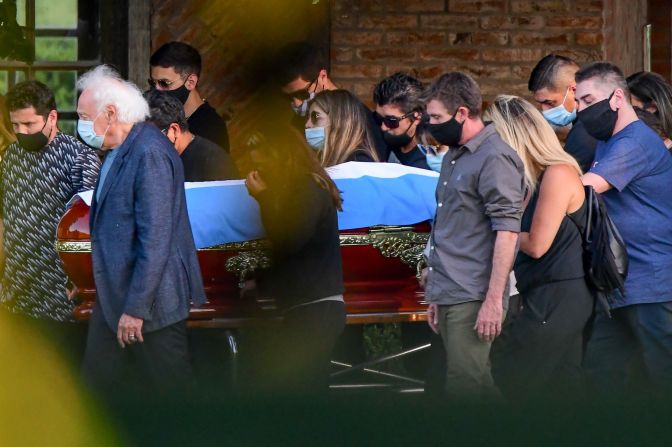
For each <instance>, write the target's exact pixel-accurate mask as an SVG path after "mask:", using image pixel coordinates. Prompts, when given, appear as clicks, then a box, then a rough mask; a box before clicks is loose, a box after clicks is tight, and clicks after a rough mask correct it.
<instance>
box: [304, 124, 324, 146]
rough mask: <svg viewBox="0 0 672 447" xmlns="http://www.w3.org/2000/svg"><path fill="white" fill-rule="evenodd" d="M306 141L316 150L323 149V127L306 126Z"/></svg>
mask: <svg viewBox="0 0 672 447" xmlns="http://www.w3.org/2000/svg"><path fill="white" fill-rule="evenodd" d="M306 141H307V142H308V145H309V146H310V147H312V148H313V149H315V150H316V151H319V150H322V149H324V127H309V128H308V127H307V128H306Z"/></svg>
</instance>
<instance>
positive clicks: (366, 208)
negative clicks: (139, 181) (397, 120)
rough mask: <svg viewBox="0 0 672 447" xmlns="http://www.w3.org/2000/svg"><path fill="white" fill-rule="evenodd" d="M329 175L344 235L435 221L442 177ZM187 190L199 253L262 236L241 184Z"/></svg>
mask: <svg viewBox="0 0 672 447" xmlns="http://www.w3.org/2000/svg"><path fill="white" fill-rule="evenodd" d="M327 171H328V173H329V175H330V176H331V178H332V179H334V182H336V185H337V186H338V189H339V190H340V191H341V193H342V197H343V211H342V212H339V213H338V227H339V229H340V230H351V229H355V228H365V227H371V226H374V225H412V224H416V223H420V222H424V221H426V220H430V219H432V218H433V217H434V212H435V210H436V200H435V190H436V184H437V181H438V177H439V174H438V173H436V172H434V171H430V170H426V169H418V168H413V167H409V166H404V165H400V164H396V163H359V162H349V163H344V164H341V165H338V166H333V167H331V168H329V169H327ZM185 190H186V196H187V209H188V211H189V220H190V221H191V228H192V231H193V234H194V241H195V243H196V248H205V247H212V246H214V245H220V244H225V243H228V242H242V241H249V240H254V239H261V238H263V237H264V235H265V234H264V228H263V226H262V223H261V218H260V215H259V206H258V205H257V202H256V200H254V198H252V197H251V196H250V195H249V194H248V192H247V188H245V182H244V181H243V180H227V181H218V182H197V183H185ZM89 204H90V202H89Z"/></svg>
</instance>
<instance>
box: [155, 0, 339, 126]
mask: <svg viewBox="0 0 672 447" xmlns="http://www.w3.org/2000/svg"><path fill="white" fill-rule="evenodd" d="M292 3H293V5H292ZM290 5H291V7H289V6H290ZM328 15H329V9H328V2H325V1H324V0H322V2H318V3H316V4H313V2H312V1H311V0H290V1H285V0H283V1H279V0H244V1H243V0H216V1H215V0H188V1H184V0H152V11H151V52H153V51H154V50H156V49H157V48H158V47H160V46H161V45H163V44H164V43H166V42H169V41H171V40H179V41H183V42H187V43H189V44H191V45H193V46H194V47H195V48H197V49H198V50H199V51H200V53H201V57H202V60H203V71H202V75H201V79H200V81H199V91H200V92H201V93H202V94H203V96H204V97H206V98H207V99H208V101H209V102H210V103H211V104H212V105H213V106H214V107H215V108H217V110H218V111H219V112H220V113H228V114H230V113H234V114H235V113H236V112H237V111H238V110H239V109H240V108H241V107H242V105H243V104H244V102H245V101H246V99H247V98H248V97H249V96H250V95H251V94H252V93H254V88H255V85H254V83H253V82H252V77H251V76H250V71H251V70H252V69H253V67H256V66H260V62H263V60H262V59H263V57H264V55H265V54H268V53H269V52H272V51H274V49H277V48H279V47H280V46H282V45H284V44H285V43H288V42H291V41H295V40H304V39H308V40H311V41H316V40H317V39H316V38H315V36H316V35H318V36H319V35H320V34H323V35H325V37H324V39H323V42H324V44H325V46H326V45H328V37H329V36H328V33H324V31H323V30H324V29H325V24H326V23H328ZM317 43H318V45H319V44H320V42H319V41H317ZM325 52H326V49H325Z"/></svg>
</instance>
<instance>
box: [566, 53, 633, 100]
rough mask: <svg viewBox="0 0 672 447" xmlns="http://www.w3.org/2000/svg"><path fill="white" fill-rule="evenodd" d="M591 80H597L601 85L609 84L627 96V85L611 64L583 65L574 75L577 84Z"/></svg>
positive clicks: (620, 72) (615, 67)
mask: <svg viewBox="0 0 672 447" xmlns="http://www.w3.org/2000/svg"><path fill="white" fill-rule="evenodd" d="M593 78H598V79H599V80H600V81H601V83H602V84H609V85H611V86H612V87H614V89H616V88H620V89H621V90H623V92H625V94H626V96H627V95H628V94H629V90H628V84H627V82H625V76H623V72H622V71H621V69H620V68H618V67H617V66H616V65H614V64H612V63H611V62H603V61H600V62H593V63H590V64H587V65H584V66H583V67H581V69H580V70H579V71H577V72H576V74H575V75H574V79H576V82H577V83H579V82H583V81H587V80H589V79H593Z"/></svg>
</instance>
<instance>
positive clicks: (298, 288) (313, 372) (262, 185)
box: [246, 117, 345, 392]
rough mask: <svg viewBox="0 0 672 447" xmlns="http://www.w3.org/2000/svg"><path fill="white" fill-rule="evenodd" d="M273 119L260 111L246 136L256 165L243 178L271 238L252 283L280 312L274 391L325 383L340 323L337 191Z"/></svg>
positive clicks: (285, 128)
mask: <svg viewBox="0 0 672 447" xmlns="http://www.w3.org/2000/svg"><path fill="white" fill-rule="evenodd" d="M280 121H281V120H280V119H277V117H276V121H274V120H273V119H272V118H271V117H268V119H266V118H262V119H260V120H259V123H260V126H259V128H258V130H257V131H255V132H252V133H250V134H249V136H248V137H247V141H246V145H247V147H248V148H249V150H250V157H251V160H252V163H253V164H254V166H255V168H256V169H255V170H254V171H252V172H251V173H250V174H249V175H248V176H247V180H246V185H247V188H248V190H249V192H250V194H251V195H252V196H253V197H254V198H255V199H256V200H257V202H259V207H260V209H261V217H262V221H263V224H264V228H265V230H266V236H267V239H268V240H269V241H270V242H271V244H272V261H273V266H272V267H271V269H270V270H269V271H268V272H265V273H264V275H263V276H262V277H261V278H260V279H259V281H258V284H259V287H260V288H261V289H262V290H263V291H264V293H268V294H270V295H272V296H273V297H275V298H276V300H277V304H278V307H279V308H280V309H281V311H282V316H283V323H282V328H281V333H280V334H279V337H278V338H277V340H275V343H273V345H274V352H273V354H272V355H273V357H274V361H273V367H274V368H275V369H274V370H273V371H272V372H273V375H274V376H275V378H276V379H277V380H278V381H279V383H280V386H281V387H282V389H281V391H286V390H290V391H291V390H300V391H311V392H316V391H326V389H327V384H328V381H327V379H328V372H329V366H330V355H331V350H332V348H333V346H334V344H335V342H336V339H337V338H338V336H339V335H340V334H341V332H342V331H343V328H344V327H345V304H344V302H343V292H344V286H343V269H342V264H341V247H340V240H339V232H338V218H337V215H336V212H337V210H338V209H340V207H341V198H340V194H339V192H338V190H337V189H336V185H335V184H334V183H333V181H332V180H331V179H330V178H329V176H328V175H327V173H326V172H325V171H324V169H323V168H322V167H321V166H320V163H319V162H318V160H317V157H316V156H315V153H314V152H313V151H312V149H310V148H308V147H307V146H306V144H305V142H304V141H302V138H301V136H300V135H299V134H298V133H297V132H296V131H295V130H294V129H292V128H291V127H290V126H289V125H287V124H284V125H283V124H279V123H278V122H280Z"/></svg>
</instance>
